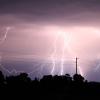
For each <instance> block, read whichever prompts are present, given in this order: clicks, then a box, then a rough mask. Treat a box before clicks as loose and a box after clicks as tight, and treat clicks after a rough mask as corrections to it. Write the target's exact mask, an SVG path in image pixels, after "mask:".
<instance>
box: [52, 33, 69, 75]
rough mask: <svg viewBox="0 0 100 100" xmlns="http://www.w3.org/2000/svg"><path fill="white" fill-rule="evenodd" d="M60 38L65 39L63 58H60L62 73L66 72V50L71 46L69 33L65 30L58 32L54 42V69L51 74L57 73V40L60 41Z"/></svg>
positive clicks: (62, 49)
mask: <svg viewBox="0 0 100 100" xmlns="http://www.w3.org/2000/svg"><path fill="white" fill-rule="evenodd" d="M58 38H62V39H63V41H62V42H63V47H62V48H61V51H62V53H61V58H60V68H61V69H60V75H63V74H64V62H65V52H66V49H67V50H68V48H69V39H70V38H69V34H67V33H65V32H58V34H57V36H56V39H55V43H54V51H53V53H52V56H51V59H52V65H53V66H52V70H51V75H54V74H55V70H56V63H57V60H58V58H57V57H56V55H57V42H58V41H59V39H58Z"/></svg>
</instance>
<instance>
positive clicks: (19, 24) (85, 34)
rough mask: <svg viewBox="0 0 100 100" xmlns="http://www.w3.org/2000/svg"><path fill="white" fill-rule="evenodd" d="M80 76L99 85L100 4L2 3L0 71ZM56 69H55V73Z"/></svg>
mask: <svg viewBox="0 0 100 100" xmlns="http://www.w3.org/2000/svg"><path fill="white" fill-rule="evenodd" d="M75 57H78V58H79V60H78V68H79V71H78V72H79V73H80V74H82V75H83V76H84V77H86V78H87V79H89V80H95V81H100V77H99V76H100V0H0V58H1V60H0V62H1V64H2V67H0V69H1V70H2V71H3V72H4V73H5V74H9V73H12V74H14V73H15V72H17V71H18V72H20V71H25V72H27V73H31V74H29V75H30V76H31V77H32V78H33V77H35V76H38V77H41V76H42V75H45V74H51V73H52V74H58V75H59V74H61V68H63V71H62V74H65V73H69V74H71V75H72V74H74V73H75ZM53 67H54V69H53ZM13 70H16V71H13Z"/></svg>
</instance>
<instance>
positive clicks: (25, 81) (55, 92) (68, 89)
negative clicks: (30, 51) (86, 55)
mask: <svg viewBox="0 0 100 100" xmlns="http://www.w3.org/2000/svg"><path fill="white" fill-rule="evenodd" d="M0 97H1V98H3V99H0V100H4V98H7V99H13V100H15V99H17V100H18V99H21V98H22V99H24V98H27V99H28V100H30V99H32V100H38V99H40V100H44V99H45V100H70V99H78V100H83V99H97V98H98V99H99V98H100V83H97V82H88V81H86V80H85V79H84V78H83V77H82V76H81V75H78V74H75V75H74V76H73V77H70V75H69V74H66V75H64V76H57V75H56V76H51V75H48V76H44V77H43V78H42V79H41V80H38V79H35V80H31V79H30V78H29V77H28V75H27V74H26V73H21V74H20V75H17V76H9V77H4V76H3V74H2V72H0Z"/></svg>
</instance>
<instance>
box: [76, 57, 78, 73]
mask: <svg viewBox="0 0 100 100" xmlns="http://www.w3.org/2000/svg"><path fill="white" fill-rule="evenodd" d="M77 65H78V58H77V57H76V74H78V68H77V67H78V66H77Z"/></svg>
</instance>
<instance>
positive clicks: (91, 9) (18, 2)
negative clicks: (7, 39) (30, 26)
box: [0, 0, 100, 24]
mask: <svg viewBox="0 0 100 100" xmlns="http://www.w3.org/2000/svg"><path fill="white" fill-rule="evenodd" d="M99 5H100V0H0V15H3V16H7V15H11V16H13V17H14V18H15V19H20V20H21V21H24V22H25V21H28V22H31V21H33V22H34V21H35V22H48V21H49V22H55V23H64V22H66V23H73V24H74V23H80V22H84V21H88V22H91V20H92V21H93V20H94V19H96V20H97V22H98V21H99V18H100V13H99V11H100V6H99ZM12 19H13V18H12ZM6 20H7V19H6ZM8 20H9V19H8ZM11 21H12V20H11ZM93 22H95V21H93Z"/></svg>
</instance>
